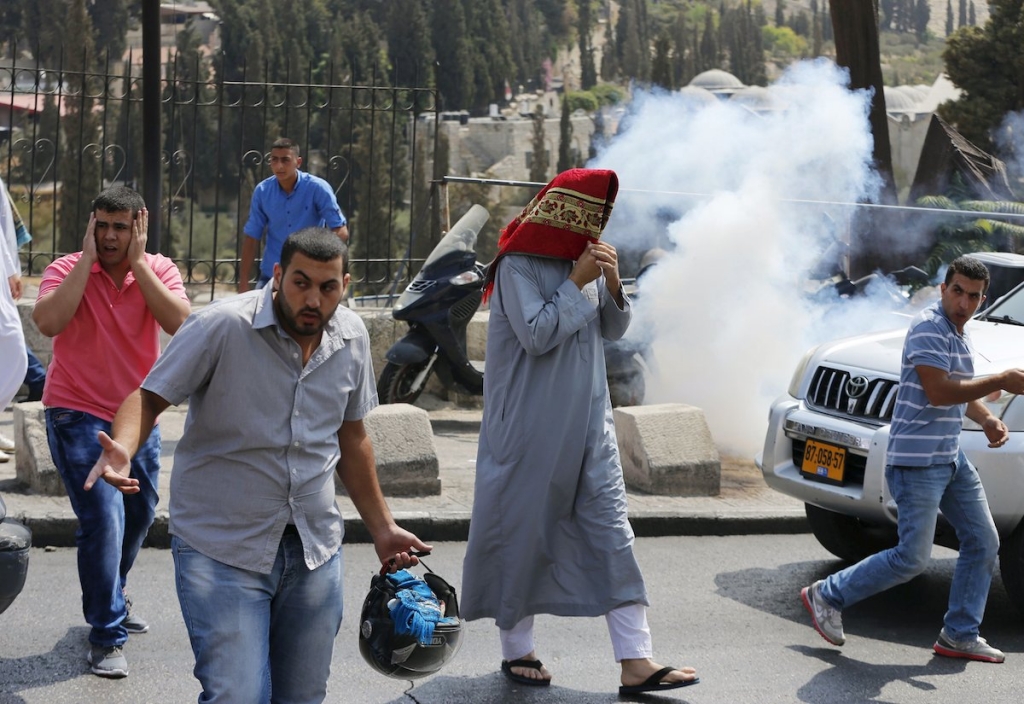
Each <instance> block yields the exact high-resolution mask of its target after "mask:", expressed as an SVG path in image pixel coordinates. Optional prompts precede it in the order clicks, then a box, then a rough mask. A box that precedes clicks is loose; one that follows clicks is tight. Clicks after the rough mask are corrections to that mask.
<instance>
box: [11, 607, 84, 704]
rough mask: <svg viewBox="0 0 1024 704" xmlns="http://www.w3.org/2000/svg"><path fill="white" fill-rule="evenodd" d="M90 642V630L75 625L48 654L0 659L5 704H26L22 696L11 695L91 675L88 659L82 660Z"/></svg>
mask: <svg viewBox="0 0 1024 704" xmlns="http://www.w3.org/2000/svg"><path fill="white" fill-rule="evenodd" d="M88 641H89V629H88V627H85V626H76V627H74V628H69V629H68V630H67V632H66V633H65V634H64V636H63V637H62V638H61V639H60V640H59V641H57V642H56V643H54V645H53V647H52V648H51V649H50V651H49V652H47V653H42V654H40V655H27V656H25V657H23V658H0V683H2V688H0V692H3V693H4V697H3V698H2V701H3V702H4V704H23V703H24V701H25V700H24V699H22V698H21V697H18V696H8V695H15V694H17V692H20V691H28V690H31V689H35V688H37V687H46V686H51V685H53V684H55V683H57V682H64V681H66V680H72V679H75V678H76V677H80V676H82V675H83V674H85V673H86V672H88V668H87V666H86V662H85V658H84V657H82V650H83V647H84V646H83V643H88ZM70 663H76V664H75V665H71V664H70Z"/></svg>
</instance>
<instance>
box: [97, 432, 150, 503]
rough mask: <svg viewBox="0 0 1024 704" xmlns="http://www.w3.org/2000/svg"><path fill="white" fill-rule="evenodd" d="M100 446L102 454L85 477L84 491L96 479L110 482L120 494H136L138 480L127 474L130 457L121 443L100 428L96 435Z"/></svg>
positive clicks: (129, 469)
mask: <svg viewBox="0 0 1024 704" xmlns="http://www.w3.org/2000/svg"><path fill="white" fill-rule="evenodd" d="M97 437H98V438H99V441H100V446H102V447H103V454H101V455H100V458H99V459H98V460H96V464H94V465H93V467H92V471H90V472H89V476H88V477H86V479H85V485H84V488H85V490H86V491H89V490H90V489H92V487H93V484H95V483H96V481H97V480H99V479H102V480H103V481H105V482H107V483H108V484H110V485H111V486H112V487H114V488H115V489H117V490H118V491H120V492H121V493H122V494H137V493H138V492H139V480H138V479H133V478H132V477H130V476H128V475H129V474H131V471H132V458H131V455H129V454H128V450H126V449H125V448H124V446H123V445H121V444H119V443H116V442H114V440H113V439H112V438H111V437H110V436H109V435H107V434H106V433H104V432H103V431H102V430H101V431H100V432H99V435H98V436H97Z"/></svg>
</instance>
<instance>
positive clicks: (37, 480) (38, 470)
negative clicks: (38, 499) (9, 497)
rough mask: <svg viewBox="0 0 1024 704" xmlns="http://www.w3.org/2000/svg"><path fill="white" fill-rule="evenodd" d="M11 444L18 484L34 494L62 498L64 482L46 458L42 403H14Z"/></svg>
mask: <svg viewBox="0 0 1024 704" xmlns="http://www.w3.org/2000/svg"><path fill="white" fill-rule="evenodd" d="M14 442H15V444H16V445H17V449H16V451H15V457H14V461H15V462H16V463H17V470H16V474H17V477H18V481H19V482H21V483H22V484H25V485H26V486H28V487H29V488H30V489H32V491H34V492H36V493H37V494H46V495H47V496H66V495H67V491H66V490H65V489H64V481H63V480H62V479H61V478H60V474H59V473H58V472H57V467H56V465H54V464H53V459H52V458H51V457H50V445H49V443H48V442H47V441H46V416H45V415H44V409H43V404H41V403H38V402H36V403H16V404H14Z"/></svg>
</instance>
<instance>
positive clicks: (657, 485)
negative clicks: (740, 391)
mask: <svg viewBox="0 0 1024 704" xmlns="http://www.w3.org/2000/svg"><path fill="white" fill-rule="evenodd" d="M614 417H615V434H616V436H617V437H618V441H619V455H620V456H621V459H622V472H623V475H624V477H625V481H626V486H628V487H629V488H631V489H637V490H640V491H645V492H648V493H651V494H661V495H667V496H717V495H718V494H719V492H720V491H721V479H722V465H721V462H720V461H719V457H718V449H717V448H716V447H715V443H714V441H713V440H712V437H711V431H710V430H709V429H708V424H707V421H706V420H705V418H704V411H702V410H701V409H699V408H696V407H694V406H687V405H685V404H681V403H665V404H657V405H651V406H628V407H623V408H616V409H615V410H614Z"/></svg>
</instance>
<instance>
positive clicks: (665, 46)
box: [651, 33, 675, 90]
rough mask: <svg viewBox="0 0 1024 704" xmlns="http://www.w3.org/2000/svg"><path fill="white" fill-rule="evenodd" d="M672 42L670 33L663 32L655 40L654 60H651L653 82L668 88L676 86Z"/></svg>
mask: <svg viewBox="0 0 1024 704" xmlns="http://www.w3.org/2000/svg"><path fill="white" fill-rule="evenodd" d="M671 47H672V43H671V41H670V40H669V38H668V34H665V33H662V34H659V35H658V38H657V39H655V40H654V60H653V61H651V83H652V84H654V85H656V86H661V87H662V88H665V89H666V90H672V89H673V88H675V81H674V80H673V79H672V56H671V52H672V48H671Z"/></svg>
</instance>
